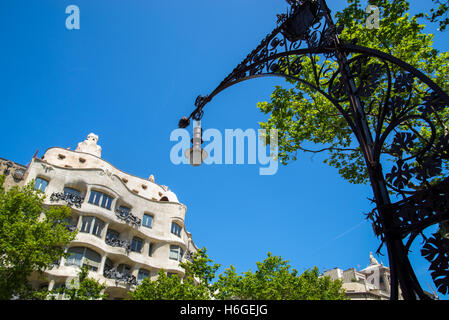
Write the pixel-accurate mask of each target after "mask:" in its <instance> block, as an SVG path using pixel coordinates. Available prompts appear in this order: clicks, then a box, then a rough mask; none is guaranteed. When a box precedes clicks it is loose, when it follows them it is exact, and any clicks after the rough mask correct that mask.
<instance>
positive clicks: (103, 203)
mask: <svg viewBox="0 0 449 320" xmlns="http://www.w3.org/2000/svg"><path fill="white" fill-rule="evenodd" d="M112 199H113V198H112V197H110V196H108V195H106V194H104V193H102V192H99V191H94V190H92V191H91V192H90V197H89V203H91V204H93V205H96V206H100V207H102V208H105V209H108V210H111V204H112Z"/></svg>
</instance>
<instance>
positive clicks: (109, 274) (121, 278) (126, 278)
mask: <svg viewBox="0 0 449 320" xmlns="http://www.w3.org/2000/svg"><path fill="white" fill-rule="evenodd" d="M103 275H104V277H105V278H108V279H113V280H115V282H116V284H118V283H119V282H123V283H125V284H129V285H137V279H136V277H135V276H133V275H132V274H129V273H121V272H119V271H117V269H116V268H113V269H110V270H105V271H104V273H103Z"/></svg>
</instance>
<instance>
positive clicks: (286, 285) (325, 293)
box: [214, 253, 345, 300]
mask: <svg viewBox="0 0 449 320" xmlns="http://www.w3.org/2000/svg"><path fill="white" fill-rule="evenodd" d="M256 265H257V270H256V271H255V272H251V271H247V272H245V273H243V274H242V275H238V274H237V273H236V271H235V268H234V266H232V265H231V267H230V268H227V269H226V270H225V272H224V273H223V274H221V275H220V276H219V279H218V281H217V282H216V283H215V284H214V289H215V290H216V294H215V296H216V298H217V299H225V300H229V299H243V300H344V299H345V292H344V290H343V289H342V282H341V281H340V280H334V281H333V280H331V279H330V278H329V277H323V276H321V275H320V273H319V270H318V268H317V267H314V268H313V269H310V270H306V271H305V272H303V273H302V274H299V273H298V271H297V270H296V269H292V268H291V266H290V264H289V263H288V261H286V260H283V259H282V258H281V257H278V256H273V255H272V254H271V253H268V257H267V258H266V259H265V260H264V261H263V262H257V263H256Z"/></svg>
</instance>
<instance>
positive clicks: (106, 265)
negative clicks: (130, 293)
mask: <svg viewBox="0 0 449 320" xmlns="http://www.w3.org/2000/svg"><path fill="white" fill-rule="evenodd" d="M113 266H114V265H113V263H112V261H111V259H109V258H106V261H105V262H104V271H103V272H106V271H109V270H112V268H113Z"/></svg>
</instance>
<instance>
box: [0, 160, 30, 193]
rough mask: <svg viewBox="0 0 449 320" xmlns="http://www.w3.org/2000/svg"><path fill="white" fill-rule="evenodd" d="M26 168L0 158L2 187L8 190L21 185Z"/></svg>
mask: <svg viewBox="0 0 449 320" xmlns="http://www.w3.org/2000/svg"><path fill="white" fill-rule="evenodd" d="M26 173H27V167H26V166H24V165H21V164H18V163H15V162H12V161H10V160H7V159H3V158H0V174H2V175H4V176H5V183H4V185H3V187H4V188H5V189H6V190H8V189H10V188H11V187H13V186H21V185H23V183H24V181H25V178H26Z"/></svg>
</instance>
